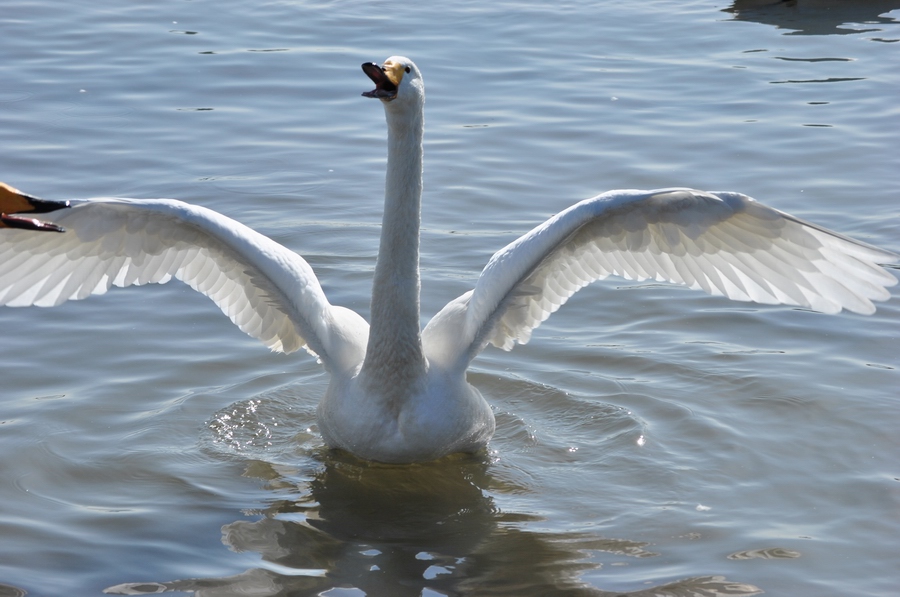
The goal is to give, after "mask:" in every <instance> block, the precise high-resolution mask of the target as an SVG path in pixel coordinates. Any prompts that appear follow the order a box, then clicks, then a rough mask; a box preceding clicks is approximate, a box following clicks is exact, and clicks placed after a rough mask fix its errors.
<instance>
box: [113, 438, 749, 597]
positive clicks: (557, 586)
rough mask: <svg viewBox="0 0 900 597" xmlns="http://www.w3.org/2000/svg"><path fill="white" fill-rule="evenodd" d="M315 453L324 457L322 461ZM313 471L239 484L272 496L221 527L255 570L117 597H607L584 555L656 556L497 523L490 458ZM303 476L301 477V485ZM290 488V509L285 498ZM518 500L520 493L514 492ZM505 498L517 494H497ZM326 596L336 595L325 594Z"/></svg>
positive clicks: (330, 461)
mask: <svg viewBox="0 0 900 597" xmlns="http://www.w3.org/2000/svg"><path fill="white" fill-rule="evenodd" d="M320 452H321V451H320ZM319 465H320V466H319V470H318V471H317V472H315V473H314V474H313V475H312V476H311V478H306V479H298V478H294V477H293V475H291V474H290V473H288V474H287V475H286V474H284V473H283V472H280V471H282V470H284V469H285V468H286V467H282V466H280V465H273V464H271V463H268V462H264V461H259V460H252V461H249V462H248V463H247V465H246V473H245V474H246V475H247V476H249V477H255V478H257V479H261V480H263V481H264V483H265V484H266V486H267V488H268V489H271V490H273V491H275V492H276V493H278V494H279V496H280V497H279V498H277V499H273V500H271V501H270V502H269V503H268V505H267V506H266V507H265V508H263V509H262V510H261V511H259V512H257V513H256V514H258V515H260V516H261V517H260V518H259V520H255V521H254V520H237V521H235V522H233V523H230V524H227V525H225V526H224V527H223V528H222V540H223V542H224V543H225V544H226V545H227V546H228V547H229V549H231V550H233V551H235V552H255V553H258V554H259V555H260V556H261V560H262V564H261V565H260V566H259V567H257V568H254V569H251V570H247V571H246V572H243V573H241V574H238V575H235V576H229V577H224V578H202V579H201V578H196V579H185V580H175V581H170V582H142V583H126V584H121V585H117V586H114V587H110V588H108V589H106V591H105V592H106V593H111V594H119V595H147V594H156V593H164V592H187V593H193V594H194V595H196V596H198V597H211V596H215V597H230V596H238V595H255V596H266V597H276V596H278V597H284V596H288V595H291V596H302V595H320V594H326V595H337V594H340V595H363V594H365V595H391V596H397V597H403V596H416V597H418V596H419V595H535V594H551V593H552V594H554V595H572V596H581V595H585V596H587V595H590V596H600V597H603V596H607V597H610V596H613V595H622V594H623V593H621V592H607V591H603V590H599V589H596V588H593V587H591V586H589V585H587V584H586V583H585V582H584V581H582V580H580V576H581V574H582V573H583V572H585V571H586V570H589V569H593V568H597V567H599V565H598V564H595V563H592V562H591V561H590V554H591V552H598V551H599V552H606V553H614V554H617V555H623V556H630V557H636V558H641V557H652V556H655V555H657V554H654V553H652V552H650V551H647V550H646V549H645V548H646V544H645V543H640V542H636V541H629V540H621V539H608V538H603V537H598V536H596V535H593V534H589V533H579V532H569V533H557V532H540V531H532V530H527V529H524V528H523V526H525V525H526V524H527V523H529V522H535V521H539V520H540V519H539V518H538V517H535V516H533V515H524V514H517V513H511V512H503V511H501V510H500V509H499V508H497V507H496V505H495V503H494V500H493V499H492V498H491V497H490V494H489V492H488V488H490V490H491V491H498V488H497V487H496V486H497V485H498V483H497V482H496V481H494V480H493V479H492V478H491V474H490V468H491V462H490V457H489V456H488V455H487V454H481V455H474V456H462V455H458V456H452V457H448V458H445V459H443V460H441V461H438V462H434V463H428V464H417V465H406V466H394V465H381V464H373V463H367V462H363V461H360V460H357V459H355V458H353V457H351V456H349V455H343V454H333V453H322V460H321V461H320V462H319ZM301 476H302V475H301ZM288 488H292V489H290V490H289V494H290V498H288V499H284V497H281V496H284V495H285V491H286V490H288ZM521 490H523V491H524V489H521ZM500 491H517V489H516V488H514V487H509V484H508V483H507V482H504V483H503V487H502V488H500ZM332 589H335V591H334V592H332ZM759 592H760V590H759V589H757V588H756V587H754V586H752V585H748V584H743V583H736V582H730V581H728V580H726V579H725V578H723V577H720V576H707V577H695V578H688V579H683V580H680V581H676V582H674V583H669V584H666V585H662V586H656V587H654V588H652V589H642V590H640V591H636V592H633V593H627V595H631V596H634V597H642V596H649V595H656V596H672V597H676V596H681V595H685V596H686V595H703V596H707V597H712V596H716V595H753V594H756V593H759Z"/></svg>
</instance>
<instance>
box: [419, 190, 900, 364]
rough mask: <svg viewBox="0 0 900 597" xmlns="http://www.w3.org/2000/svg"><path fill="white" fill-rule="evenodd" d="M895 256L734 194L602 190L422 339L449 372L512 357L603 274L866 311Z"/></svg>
mask: <svg viewBox="0 0 900 597" xmlns="http://www.w3.org/2000/svg"><path fill="white" fill-rule="evenodd" d="M898 259H900V256H898V255H896V254H894V253H891V252H888V251H883V250H881V249H878V248H876V247H873V246H871V245H867V244H864V243H860V242H858V241H855V240H853V239H850V238H847V237H845V236H842V235H840V234H837V233H835V232H831V231H829V230H826V229H824V228H820V227H818V226H816V225H814V224H810V223H807V222H804V221H802V220H799V219H797V218H795V217H793V216H790V215H788V214H785V213H783V212H780V211H778V210H775V209H772V208H770V207H766V206H765V205H762V204H760V203H758V202H756V201H754V200H753V199H751V198H750V197H747V196H746V195H741V194H739V193H723V192H714V193H708V192H703V191H695V190H691V189H662V190H657V191H610V192H608V193H604V194H602V195H599V196H597V197H594V198H592V199H587V200H585V201H582V202H581V203H578V204H576V205H573V206H572V207H570V208H569V209H567V210H565V211H563V212H560V213H559V214H557V215H556V216H554V217H552V218H551V219H549V220H547V221H546V222H544V223H543V224H541V225H540V226H538V227H537V228H535V229H534V230H532V231H531V232H529V233H528V234H525V235H524V236H522V237H520V238H519V239H517V240H516V241H514V242H512V243H511V244H509V245H508V246H506V247H505V248H503V249H501V250H500V251H498V252H497V253H496V254H494V256H493V257H492V258H491V260H490V262H489V263H488V264H487V266H486V267H485V268H484V271H483V272H482V273H481V277H480V278H479V279H478V282H477V283H476V285H475V289H474V290H473V291H471V292H468V293H466V294H464V295H462V296H461V297H459V298H457V299H456V300H454V301H451V302H450V303H449V304H448V305H447V306H446V307H444V309H442V310H441V312H440V313H438V314H437V315H435V317H434V319H433V320H432V321H431V322H430V323H429V324H428V326H427V327H426V329H425V332H424V336H423V342H424V343H425V349H426V354H428V356H429V358H430V359H432V360H434V361H436V362H441V363H444V364H445V365H446V366H451V365H460V364H463V365H464V364H467V363H468V362H469V361H470V360H471V359H472V358H474V357H475V355H477V354H478V353H479V352H480V351H481V350H482V349H483V348H484V347H485V346H486V345H487V344H488V343H491V344H494V345H495V346H498V347H500V348H503V349H504V350H509V349H511V348H512V347H513V345H514V344H515V343H516V342H518V343H522V344H524V343H526V342H528V340H529V338H530V337H531V332H532V330H534V329H535V328H536V327H537V326H539V325H540V324H541V322H542V321H544V320H545V319H547V317H549V316H550V314H551V313H553V312H554V311H556V310H557V309H558V308H559V307H560V306H561V305H562V304H563V303H565V302H566V300H568V298H569V297H570V296H572V295H573V294H574V293H575V292H577V291H578V290H579V289H581V288H583V287H584V286H586V285H587V284H589V283H591V282H593V281H595V280H599V279H602V278H605V277H607V276H609V275H611V274H613V275H617V276H622V277H624V278H626V279H630V280H648V279H651V280H658V281H666V282H672V283H676V284H683V285H685V286H689V287H691V288H696V289H700V290H704V291H706V292H707V293H709V294H713V295H720V296H726V297H728V298H731V299H735V300H741V301H754V302H759V303H769V304H778V303H783V304H788V305H798V306H802V307H807V308H809V309H813V310H816V311H821V312H825V313H837V312H838V311H840V310H841V309H848V310H850V311H855V312H857V313H866V314H868V313H872V312H874V311H875V307H874V305H873V304H872V301H873V300H875V301H878V300H885V299H887V298H888V297H889V296H890V293H889V292H888V291H887V290H886V287H888V286H892V285H894V284H896V283H897V279H896V278H895V277H894V276H893V275H891V274H890V273H889V272H887V271H885V270H884V269H882V268H881V267H879V265H878V264H882V263H894V262H897V260H898Z"/></svg>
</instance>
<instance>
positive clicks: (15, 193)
mask: <svg viewBox="0 0 900 597" xmlns="http://www.w3.org/2000/svg"><path fill="white" fill-rule="evenodd" d="M67 207H69V202H68V201H48V200H46V199H38V198H37V197H32V196H31V195H26V194H25V193H23V192H22V191H20V190H18V189H16V188H13V187H11V186H9V185H8V184H6V183H2V182H0V228H23V229H25V230H46V231H52V232H63V231H64V230H63V228H62V227H60V226H57V225H56V224H52V223H50V222H42V221H41V220H36V219H34V218H28V217H23V216H20V215H17V214H20V213H49V212H51V211H56V210H58V209H65V208H67Z"/></svg>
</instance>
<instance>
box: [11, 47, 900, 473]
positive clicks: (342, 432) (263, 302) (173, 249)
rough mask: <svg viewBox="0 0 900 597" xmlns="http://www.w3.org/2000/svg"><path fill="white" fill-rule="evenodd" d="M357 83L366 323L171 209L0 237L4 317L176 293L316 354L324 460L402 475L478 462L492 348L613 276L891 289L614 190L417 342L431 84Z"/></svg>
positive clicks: (729, 219) (838, 241)
mask: <svg viewBox="0 0 900 597" xmlns="http://www.w3.org/2000/svg"><path fill="white" fill-rule="evenodd" d="M362 69H363V71H364V72H365V74H366V75H368V77H369V78H370V79H372V81H373V82H374V84H375V88H374V89H373V90H371V91H368V92H365V93H363V95H364V96H366V97H369V98H375V99H378V100H380V102H381V104H382V106H383V108H384V112H385V117H386V120H387V130H388V143H387V148H388V158H387V175H386V179H385V202H384V215H383V223H382V228H381V239H380V247H379V251H378V258H377V262H376V266H375V273H374V280H373V285H372V302H371V323H367V322H366V321H365V320H364V319H363V318H362V317H361V316H360V315H358V314H356V313H355V312H353V311H351V310H349V309H347V308H344V307H340V306H336V305H332V304H331V303H329V302H328V300H327V298H326V296H325V294H324V292H323V291H322V287H321V286H320V284H319V281H318V280H317V278H316V275H315V274H314V273H313V270H312V268H311V267H310V266H309V264H308V263H307V262H306V261H305V260H304V259H303V258H302V257H300V256H299V255H297V254H296V253H294V252H293V251H290V250H289V249H287V248H285V247H283V246H281V245H280V244H278V243H276V242H275V241H273V240H271V239H269V238H267V237H265V236H263V235H262V234H259V233H257V232H255V231H253V230H251V229H250V228H248V227H246V226H244V225H243V224H240V223H238V222H236V221H234V220H232V219H230V218H228V217H226V216H224V215H221V214H219V213H217V212H215V211H212V210H209V209H207V208H204V207H200V206H196V205H190V204H187V203H183V202H181V201H176V200H171V199H121V198H95V199H87V200H72V201H71V202H70V203H69V205H68V207H67V208H66V209H60V210H58V211H53V212H52V214H53V215H52V217H53V219H54V222H56V224H57V225H58V226H62V227H64V228H65V229H66V232H65V233H63V234H38V233H36V232H35V231H33V230H13V229H6V230H0V304H2V305H8V306H27V305H37V306H45V307H46V306H54V305H59V304H60V303H63V302H65V301H67V300H78V299H83V298H86V297H88V296H89V295H92V294H103V293H104V292H106V291H107V290H108V289H109V288H110V287H111V286H130V285H140V284H149V283H160V284H161V283H165V282H167V281H169V280H170V279H172V278H176V279H179V280H182V281H184V282H185V283H187V284H188V285H190V286H191V287H192V288H194V289H195V290H197V291H199V292H202V293H203V294H205V295H206V296H208V297H209V298H211V299H212V300H213V301H214V302H215V303H216V304H217V305H218V306H219V308H220V309H221V310H222V311H223V312H224V313H225V314H226V315H227V316H228V317H229V318H230V319H231V320H232V322H234V323H235V324H236V325H237V326H238V327H239V328H240V329H241V330H243V331H244V332H246V333H247V334H249V335H251V336H254V337H256V338H258V339H259V340H260V341H262V343H263V344H265V345H266V346H268V347H269V348H270V349H271V350H273V351H279V352H285V353H290V352H293V351H296V350H298V349H300V348H305V349H306V350H307V351H308V352H309V353H311V354H312V355H314V356H316V357H317V358H318V359H319V361H320V362H321V363H322V365H323V366H324V367H325V369H326V370H327V371H328V372H329V374H330V384H329V386H328V388H327V390H326V392H325V395H324V397H323V398H322V399H321V401H320V403H319V405H318V408H317V419H318V423H319V429H320V431H321V434H322V437H323V439H324V441H325V443H326V445H327V446H329V447H331V448H339V449H343V450H346V451H348V452H351V453H353V454H355V455H356V456H358V457H360V458H363V459H368V460H376V461H383V462H394V463H406V462H415V461H426V460H433V459H437V458H439V457H441V456H444V455H447V454H451V453H454V452H472V451H477V450H479V449H481V448H483V447H484V446H485V445H486V444H487V442H488V440H489V439H490V437H491V435H492V434H493V432H494V415H493V413H492V411H491V408H490V406H489V405H488V403H487V402H486V401H485V399H484V398H483V397H482V395H481V394H480V393H479V391H478V390H477V389H476V388H475V387H473V386H472V385H470V384H469V383H468V382H467V381H466V369H467V368H468V366H469V363H470V362H471V361H472V359H474V358H475V357H476V356H477V355H478V354H479V353H480V352H481V351H482V349H484V348H485V347H486V346H487V345H488V344H493V345H494V346H497V347H499V348H502V349H504V350H509V349H511V348H512V347H513V345H514V344H516V343H525V342H528V340H529V338H530V336H531V333H532V331H533V330H534V329H535V328H536V327H537V326H539V325H540V324H541V322H543V321H544V320H545V319H546V318H547V317H548V316H549V315H550V314H551V313H553V312H554V311H556V310H557V309H558V308H559V307H560V306H561V305H562V304H563V303H565V302H566V300H567V299H568V298H569V297H570V296H571V295H572V294H574V293H575V292H576V291H577V290H579V289H580V288H582V287H584V286H585V285H587V284H589V283H590V282H593V281H595V280H598V279H602V278H605V277H606V276H608V275H617V276H623V277H625V278H628V279H634V280H646V279H652V280H658V281H668V282H673V283H676V284H682V285H686V286H689V287H691V288H696V289H700V290H703V291H705V292H707V293H709V294H713V295H721V296H725V297H728V298H731V299H735V300H741V301H755V302H758V303H768V304H778V303H782V304H788V305H797V306H801V307H805V308H808V309H812V310H815V311H820V312H824V313H837V312H839V311H841V310H842V309H848V310H850V311H854V312H857V313H864V314H869V313H872V312H874V310H875V307H874V305H873V304H872V301H881V300H886V299H888V298H889V296H890V293H889V292H888V290H887V287H889V286H892V285H894V284H896V283H897V279H896V278H895V276H894V275H892V274H891V273H890V272H888V271H886V270H885V269H882V267H880V266H879V265H878V264H885V263H895V262H897V261H898V258H900V256H898V255H897V254H894V253H892V252H889V251H885V250H882V249H879V248H876V247H874V246H871V245H868V244H865V243H862V242H858V241H856V240H853V239H850V238H848V237H846V236H842V235H840V234H837V233H835V232H832V231H829V230H826V229H824V228H821V227H819V226H816V225H814V224H810V223H807V222H804V221H802V220H800V219H797V218H795V217H793V216H791V215H788V214H786V213H783V212H780V211H778V210H775V209H772V208H770V207H766V206H765V205H762V204H760V203H758V202H756V201H754V200H753V199H751V198H750V197H747V196H745V195H742V194H739V193H733V192H704V191H697V190H692V189H686V188H670V189H659V190H651V191H640V190H617V191H609V192H606V193H603V194H601V195H598V196H596V197H593V198H591V199H587V200H584V201H581V202H580V203H577V204H575V205H573V206H571V207H569V208H568V209H566V210H564V211H562V212H560V213H558V214H557V215H555V216H553V217H552V218H550V219H549V220H547V221H546V222H544V223H542V224H540V225H538V226H537V227H536V228H534V229H533V230H531V231H530V232H528V233H526V234H524V235H523V236H521V237H520V238H518V239H517V240H515V241H513V242H512V243H510V244H509V245H507V246H506V247H504V248H503V249H501V250H499V251H498V252H497V253H495V254H494V255H493V257H491V259H490V260H489V262H488V264H487V266H486V267H485V268H484V270H483V271H482V273H481V276H480V277H479V278H478V280H477V282H476V284H475V287H474V288H473V289H472V290H470V291H468V292H466V293H465V294H463V295H462V296H459V297H457V298H455V299H453V300H451V301H450V302H449V303H448V304H447V305H446V306H445V307H444V308H443V309H441V310H440V311H439V312H438V313H437V314H436V315H435V316H434V317H433V318H432V319H431V321H430V322H429V323H428V324H427V325H426V326H425V328H424V329H420V325H419V321H420V320H419V291H420V280H419V225H420V202H421V198H422V138H423V133H424V120H423V112H424V101H425V91H424V85H423V81H422V75H421V73H420V72H419V69H418V68H417V67H416V65H415V64H414V63H413V62H412V61H411V60H409V59H408V58H405V57H402V56H393V57H391V58H389V59H388V60H387V61H385V62H384V63H383V64H382V65H378V64H376V63H371V62H370V63H366V64H363V65H362ZM10 203H14V202H13V201H10ZM26 204H27V205H34V204H33V203H30V202H28V201H26ZM15 205H18V204H17V203H15ZM58 206H59V207H65V205H63V204H58ZM32 211H40V210H32Z"/></svg>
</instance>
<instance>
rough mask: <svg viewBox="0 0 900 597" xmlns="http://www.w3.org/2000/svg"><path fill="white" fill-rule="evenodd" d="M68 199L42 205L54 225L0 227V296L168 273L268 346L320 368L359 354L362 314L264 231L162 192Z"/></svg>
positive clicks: (35, 299) (93, 289)
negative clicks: (54, 206)
mask: <svg viewBox="0 0 900 597" xmlns="http://www.w3.org/2000/svg"><path fill="white" fill-rule="evenodd" d="M71 203H72V206H71V208H69V209H63V210H60V211H55V212H53V213H52V214H51V215H50V217H51V218H52V219H53V221H54V222H56V223H58V224H59V225H60V226H61V227H62V228H64V229H65V232H63V233H62V234H46V233H39V232H33V231H30V230H0V305H8V306H13V307H15V306H28V305H36V306H44V307H52V306H55V305H59V304H61V303H63V302H65V301H68V300H79V299H83V298H86V297H88V296H90V295H94V294H103V293H105V292H106V291H107V290H108V289H109V288H110V287H111V286H131V285H141V284H149V283H159V284H162V283H165V282H167V281H169V280H170V279H172V278H176V279H179V280H182V281H184V282H185V283H187V284H188V285H189V286H191V287H192V288H193V289H195V290H197V291H199V292H201V293H202V294H205V295H206V296H208V297H209V298H211V299H212V300H213V301H214V302H215V303H216V304H217V305H218V306H219V308H220V309H221V310H222V311H223V312H224V313H225V314H226V315H228V317H229V318H230V319H231V320H232V321H233V322H234V323H235V324H236V325H237V326H238V327H239V328H240V329H241V330H243V331H244V332H246V333H247V334H249V335H251V336H253V337H255V338H258V339H259V340H260V341H262V342H263V343H264V344H265V345H266V346H268V347H269V348H271V349H272V350H274V351H278V352H293V351H295V350H297V349H299V348H301V347H305V348H307V349H308V350H309V351H310V352H312V353H313V354H316V355H318V356H319V357H320V359H321V360H322V362H323V363H324V364H325V366H326V367H327V368H329V369H340V370H346V369H351V368H352V367H354V366H356V365H358V364H359V362H361V361H362V356H363V355H364V354H365V341H366V336H367V334H368V325H367V324H366V323H365V321H363V319H362V318H361V317H359V316H358V315H356V314H355V313H353V312H351V311H349V310H348V309H344V308H342V307H335V306H332V305H331V304H329V302H328V301H327V299H326V297H325V294H324V292H323V291H322V288H321V286H320V285H319V281H318V280H317V279H316V276H315V274H314V273H313V271H312V268H311V267H310V266H309V264H308V263H306V261H305V260H304V259H303V258H302V257H300V256H299V255H297V254H296V253H294V252H293V251H290V250H289V249H287V248H285V247H283V246H282V245H280V244H278V243H276V242H275V241H273V240H271V239H269V238H268V237H266V236H263V235H262V234H259V233H258V232H255V231H254V230H251V229H250V228H248V227H247V226H244V225H243V224H240V223H239V222H236V221H234V220H232V219H230V218H228V217H226V216H223V215H222V214H219V213H217V212H214V211H212V210H209V209H206V208H203V207H200V206H197V205H190V204H187V203H183V202H181V201H175V200H171V199H146V200H131V199H113V198H110V199H89V200H86V201H75V200H73V201H72V202H71Z"/></svg>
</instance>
